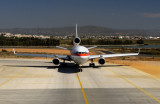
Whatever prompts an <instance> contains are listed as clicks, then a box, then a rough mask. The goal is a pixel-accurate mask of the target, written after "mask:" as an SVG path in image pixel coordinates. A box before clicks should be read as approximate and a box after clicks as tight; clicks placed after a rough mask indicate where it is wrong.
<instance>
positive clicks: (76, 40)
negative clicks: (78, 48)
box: [73, 24, 81, 45]
mask: <svg viewBox="0 0 160 104" xmlns="http://www.w3.org/2000/svg"><path fill="white" fill-rule="evenodd" d="M73 43H74V44H75V45H79V44H80V43H81V39H80V38H79V37H78V32H77V24H76V36H75V38H74V39H73Z"/></svg>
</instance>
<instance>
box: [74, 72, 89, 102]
mask: <svg viewBox="0 0 160 104" xmlns="http://www.w3.org/2000/svg"><path fill="white" fill-rule="evenodd" d="M76 74H77V78H78V81H79V84H80V86H81V90H82V93H83V96H84V100H85V102H86V104H88V100H87V97H86V94H85V92H84V89H83V86H82V83H81V80H80V78H79V75H78V73H76Z"/></svg>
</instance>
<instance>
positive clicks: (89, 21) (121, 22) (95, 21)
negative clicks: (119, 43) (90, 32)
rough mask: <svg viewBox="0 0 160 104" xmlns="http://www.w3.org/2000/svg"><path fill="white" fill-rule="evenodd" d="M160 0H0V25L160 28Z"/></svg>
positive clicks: (20, 26)
mask: <svg viewBox="0 0 160 104" xmlns="http://www.w3.org/2000/svg"><path fill="white" fill-rule="evenodd" d="M159 5H160V0H1V1H0V28H50V27H64V26H75V24H76V23H77V24H78V26H84V25H96V26H103V27H108V28H115V29H160V6H159Z"/></svg>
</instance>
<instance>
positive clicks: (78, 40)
mask: <svg viewBox="0 0 160 104" xmlns="http://www.w3.org/2000/svg"><path fill="white" fill-rule="evenodd" d="M73 43H74V44H80V43H81V39H80V38H78V37H77V38H74V40H73Z"/></svg>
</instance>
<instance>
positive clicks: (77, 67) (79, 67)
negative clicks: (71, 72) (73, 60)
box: [75, 64, 83, 72]
mask: <svg viewBox="0 0 160 104" xmlns="http://www.w3.org/2000/svg"><path fill="white" fill-rule="evenodd" d="M75 71H76V72H82V71H83V69H82V68H81V66H79V65H78V64H76V68H75Z"/></svg>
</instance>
